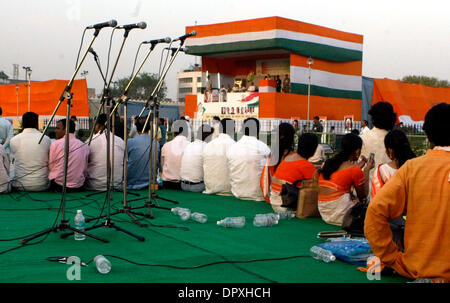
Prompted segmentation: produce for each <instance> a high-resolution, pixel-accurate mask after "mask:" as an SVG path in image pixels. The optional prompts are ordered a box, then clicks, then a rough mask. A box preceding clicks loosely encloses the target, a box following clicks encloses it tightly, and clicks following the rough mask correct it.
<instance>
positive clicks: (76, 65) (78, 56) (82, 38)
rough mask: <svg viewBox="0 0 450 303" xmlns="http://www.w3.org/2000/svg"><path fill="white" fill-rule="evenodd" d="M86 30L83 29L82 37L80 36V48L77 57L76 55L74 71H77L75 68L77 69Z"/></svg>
mask: <svg viewBox="0 0 450 303" xmlns="http://www.w3.org/2000/svg"><path fill="white" fill-rule="evenodd" d="M86 30H87V28H85V29H84V31H83V35H82V36H81V43H80V48H79V49H78V55H77V61H76V63H75V69H77V67H78V60H80V53H81V48H82V47H83V40H84V35H85V34H86Z"/></svg>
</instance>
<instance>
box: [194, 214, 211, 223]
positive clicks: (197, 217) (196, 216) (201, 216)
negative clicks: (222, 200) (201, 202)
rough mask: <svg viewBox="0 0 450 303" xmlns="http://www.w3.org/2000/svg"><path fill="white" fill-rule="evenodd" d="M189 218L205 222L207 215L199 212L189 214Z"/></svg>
mask: <svg viewBox="0 0 450 303" xmlns="http://www.w3.org/2000/svg"><path fill="white" fill-rule="evenodd" d="M191 219H192V220H194V221H196V222H198V223H206V221H208V217H207V216H206V215H205V214H201V213H193V214H192V215H191Z"/></svg>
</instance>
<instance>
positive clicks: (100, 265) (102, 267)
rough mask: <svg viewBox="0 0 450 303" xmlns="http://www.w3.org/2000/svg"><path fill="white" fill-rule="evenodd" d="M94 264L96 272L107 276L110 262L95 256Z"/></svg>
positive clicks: (100, 256)
mask: <svg viewBox="0 0 450 303" xmlns="http://www.w3.org/2000/svg"><path fill="white" fill-rule="evenodd" d="M94 263H95V266H96V267H97V270H98V272H99V273H101V274H107V273H109V272H110V271H111V262H109V260H108V259H106V258H105V257H104V256H102V255H98V256H96V257H95V258H94Z"/></svg>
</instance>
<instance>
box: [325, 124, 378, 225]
mask: <svg viewBox="0 0 450 303" xmlns="http://www.w3.org/2000/svg"><path fill="white" fill-rule="evenodd" d="M361 147H362V140H361V138H360V137H359V136H357V135H355V134H351V133H350V134H347V135H345V136H344V137H343V138H342V144H341V151H340V152H339V153H338V154H337V155H336V156H334V157H333V158H331V159H328V160H327V161H326V162H325V163H324V165H323V167H322V171H321V174H320V177H319V212H320V215H321V216H322V219H323V220H324V221H325V222H327V223H329V224H333V225H342V221H343V218H344V215H345V213H346V212H347V211H348V210H349V209H350V208H351V207H352V206H353V205H355V204H356V201H354V199H353V197H352V188H354V189H355V191H356V195H357V197H358V199H359V200H360V201H363V200H365V199H366V198H367V195H368V191H369V178H368V176H369V171H370V169H371V168H372V167H373V165H374V162H373V159H371V160H369V162H367V160H366V159H365V158H363V160H362V162H360V163H356V161H357V160H358V158H359V156H360V155H361ZM361 167H364V169H361Z"/></svg>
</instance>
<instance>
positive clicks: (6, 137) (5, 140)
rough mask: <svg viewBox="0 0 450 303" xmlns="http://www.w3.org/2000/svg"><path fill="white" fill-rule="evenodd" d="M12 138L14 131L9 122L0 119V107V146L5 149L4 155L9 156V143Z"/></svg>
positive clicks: (0, 110)
mask: <svg viewBox="0 0 450 303" xmlns="http://www.w3.org/2000/svg"><path fill="white" fill-rule="evenodd" d="M13 136H14V129H13V127H12V124H11V122H9V121H8V120H6V119H5V118H3V117H2V108H1V107H0V144H1V145H3V147H4V148H5V151H6V154H7V155H8V156H9V153H10V149H9V142H10V140H11V138H12V137H13Z"/></svg>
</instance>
